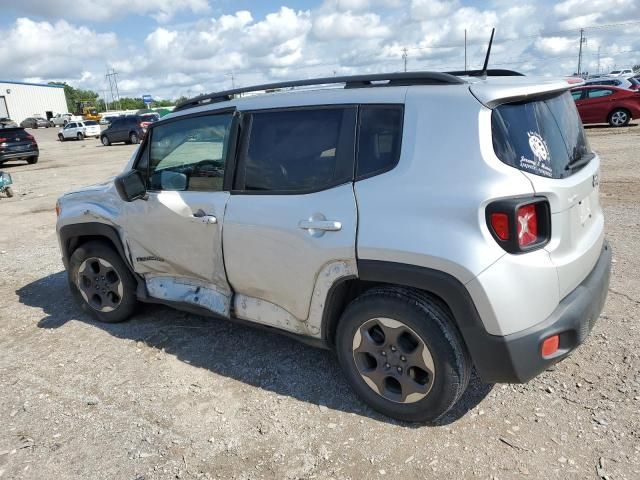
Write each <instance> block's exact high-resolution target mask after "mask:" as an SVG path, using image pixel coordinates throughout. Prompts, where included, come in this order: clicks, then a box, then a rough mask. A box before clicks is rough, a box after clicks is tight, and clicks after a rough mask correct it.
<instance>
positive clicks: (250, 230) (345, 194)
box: [223, 106, 357, 335]
mask: <svg viewBox="0 0 640 480" xmlns="http://www.w3.org/2000/svg"><path fill="white" fill-rule="evenodd" d="M356 112H357V109H356V107H354V106H327V107H308V108H290V109H282V110H265V111H254V112H245V113H244V120H243V132H244V133H243V141H242V145H241V149H240V154H239V159H238V162H239V163H238V167H237V174H236V183H235V188H234V190H233V191H232V195H231V198H230V199H229V203H228V205H227V212H226V215H225V226H224V231H223V241H224V259H225V265H226V270H227V276H228V279H229V283H230V285H231V287H232V288H233V290H234V292H235V300H234V307H235V315H236V316H237V317H239V318H244V319H247V320H252V321H255V322H258V323H263V324H267V325H271V326H275V327H278V328H282V329H285V330H289V331H293V332H296V333H301V334H311V335H318V334H319V331H316V330H317V328H316V329H314V328H312V327H310V326H309V325H307V324H306V323H305V320H306V319H307V318H308V317H309V316H310V305H311V302H312V296H313V295H314V288H315V286H316V284H317V283H320V284H326V285H328V286H330V285H331V283H332V281H333V279H335V278H336V277H337V276H340V275H347V274H349V273H350V274H355V273H356V263H355V261H356V259H355V241H356V224H357V210H356V203H355V198H354V192H353V183H352V181H353V170H354V138H355V126H356ZM328 286H327V288H328ZM324 293H325V295H326V291H325V292H324ZM318 297H319V298H320V297H321V298H320V302H323V301H324V297H322V296H321V295H318Z"/></svg>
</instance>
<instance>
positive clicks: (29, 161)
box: [27, 157, 38, 165]
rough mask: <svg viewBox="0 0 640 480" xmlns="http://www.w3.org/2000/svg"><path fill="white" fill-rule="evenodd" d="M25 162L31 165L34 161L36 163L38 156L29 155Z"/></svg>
mask: <svg viewBox="0 0 640 480" xmlns="http://www.w3.org/2000/svg"><path fill="white" fill-rule="evenodd" d="M27 163H28V164H29V165H33V164H35V163H38V157H29V158H27Z"/></svg>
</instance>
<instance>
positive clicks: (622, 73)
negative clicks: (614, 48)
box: [609, 68, 634, 78]
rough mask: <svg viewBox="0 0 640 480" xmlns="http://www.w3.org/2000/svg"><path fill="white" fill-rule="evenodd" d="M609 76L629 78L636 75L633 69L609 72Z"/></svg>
mask: <svg viewBox="0 0 640 480" xmlns="http://www.w3.org/2000/svg"><path fill="white" fill-rule="evenodd" d="M609 75H611V76H615V77H623V78H628V77H633V75H634V73H633V69H631V68H624V69H622V70H611V71H610V72H609Z"/></svg>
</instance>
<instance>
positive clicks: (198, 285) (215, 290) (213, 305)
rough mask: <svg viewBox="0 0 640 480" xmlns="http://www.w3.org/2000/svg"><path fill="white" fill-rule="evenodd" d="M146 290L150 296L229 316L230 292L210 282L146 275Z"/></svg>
mask: <svg viewBox="0 0 640 480" xmlns="http://www.w3.org/2000/svg"><path fill="white" fill-rule="evenodd" d="M146 284H147V291H148V292H149V295H150V296H151V297H154V298H157V299H160V300H165V301H170V302H179V303H188V304H191V305H194V306H197V307H201V308H205V309H207V310H210V311H211V312H214V313H216V314H218V315H221V316H223V317H226V318H229V314H230V298H231V293H230V292H228V291H226V292H225V291H221V290H220V288H219V287H216V286H215V285H212V284H204V283H203V282H199V281H197V280H193V279H187V278H182V277H168V276H167V277H163V276H153V277H146Z"/></svg>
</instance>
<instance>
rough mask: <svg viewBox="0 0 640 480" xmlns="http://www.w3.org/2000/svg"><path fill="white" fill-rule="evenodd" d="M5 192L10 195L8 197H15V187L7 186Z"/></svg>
mask: <svg viewBox="0 0 640 480" xmlns="http://www.w3.org/2000/svg"><path fill="white" fill-rule="evenodd" d="M4 193H6V194H7V197H8V198H11V197H13V189H12V188H11V187H7V188H5V189H4Z"/></svg>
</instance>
